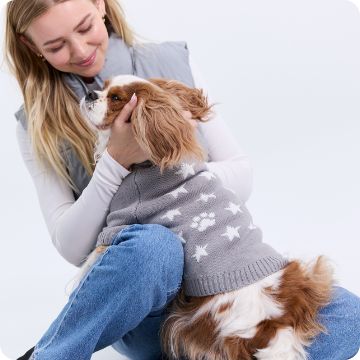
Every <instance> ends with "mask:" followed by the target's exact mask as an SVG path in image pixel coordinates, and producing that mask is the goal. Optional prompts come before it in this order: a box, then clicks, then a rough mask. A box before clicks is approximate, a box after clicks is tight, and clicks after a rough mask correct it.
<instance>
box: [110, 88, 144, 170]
mask: <svg viewBox="0 0 360 360" xmlns="http://www.w3.org/2000/svg"><path fill="white" fill-rule="evenodd" d="M136 103H137V98H136V95H135V94H134V95H133V97H132V98H131V100H130V101H129V102H128V103H127V104H126V105H125V106H124V108H123V109H122V110H121V112H120V114H119V115H118V117H117V118H116V119H115V120H114V122H113V124H112V127H111V135H110V139H109V142H108V146H107V150H108V153H109V154H110V155H111V157H112V158H114V159H115V160H116V161H117V162H118V163H119V164H120V165H122V166H124V167H125V168H126V169H129V168H130V166H131V165H132V164H138V163H142V162H144V161H146V160H148V158H149V155H148V154H146V153H145V152H144V151H143V150H142V148H141V147H140V146H139V144H138V142H137V141H136V139H135V136H134V132H133V130H132V124H131V122H130V116H131V113H132V111H133V110H134V109H135V107H136Z"/></svg>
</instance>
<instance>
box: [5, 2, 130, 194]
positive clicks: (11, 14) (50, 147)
mask: <svg viewBox="0 0 360 360" xmlns="http://www.w3.org/2000/svg"><path fill="white" fill-rule="evenodd" d="M64 1H70V0H26V1H24V0H12V1H10V2H9V3H8V4H7V11H6V13H7V17H6V29H5V60H6V62H7V64H8V67H9V69H10V71H11V72H12V73H13V74H14V75H15V77H16V79H17V81H18V83H19V85H20V89H21V91H22V94H23V97H24V107H25V113H26V115H27V120H28V131H29V135H30V139H31V143H32V146H33V149H34V153H35V156H36V157H37V159H38V160H39V161H40V163H42V164H44V163H48V164H50V166H51V167H52V168H53V169H54V170H55V171H56V173H57V174H58V175H60V176H61V177H62V178H63V179H65V180H66V181H67V183H68V184H69V185H70V186H71V188H72V189H74V190H75V191H77V190H78V189H77V188H76V185H75V184H74V182H73V180H72V179H71V178H70V176H69V174H68V172H67V169H66V163H65V160H64V158H63V156H62V151H61V149H62V148H63V146H64V145H65V143H67V144H69V145H71V146H72V148H73V149H74V151H75V153H76V155H77V157H78V158H79V160H80V162H81V163H82V165H83V166H84V168H85V170H86V172H87V173H88V174H89V176H91V175H92V174H93V171H94V158H93V151H94V144H95V134H94V133H93V132H92V131H91V130H90V129H89V128H88V126H87V125H86V122H85V120H84V119H83V117H82V115H81V113H80V109H79V105H78V99H77V97H76V95H75V93H74V92H73V91H72V89H71V88H70V87H69V86H68V85H67V84H66V83H65V82H64V80H63V75H62V73H61V72H60V71H58V70H56V69H55V68H53V67H52V66H51V65H49V64H48V63H47V62H44V61H42V59H41V58H39V57H38V56H37V55H36V54H35V53H34V52H33V51H32V50H30V49H29V48H28V46H26V45H25V44H24V43H23V42H22V41H20V39H19V37H20V36H21V35H24V34H25V31H26V30H27V28H28V27H29V25H30V23H31V22H32V21H33V19H34V18H36V17H38V16H40V15H41V14H43V13H45V12H46V11H47V10H48V9H49V8H50V7H51V6H53V5H55V4H57V3H61V2H64ZM89 1H92V2H93V3H94V2H95V0H89ZM105 9H106V26H107V27H108V29H109V28H111V29H112V30H113V31H114V32H115V33H116V34H117V35H119V36H120V37H121V38H122V39H123V40H124V41H125V43H126V44H128V45H132V44H133V42H134V33H133V32H132V30H131V29H130V28H129V26H128V25H127V23H126V21H125V16H124V12H123V10H122V8H121V6H120V4H119V3H118V2H117V0H105Z"/></svg>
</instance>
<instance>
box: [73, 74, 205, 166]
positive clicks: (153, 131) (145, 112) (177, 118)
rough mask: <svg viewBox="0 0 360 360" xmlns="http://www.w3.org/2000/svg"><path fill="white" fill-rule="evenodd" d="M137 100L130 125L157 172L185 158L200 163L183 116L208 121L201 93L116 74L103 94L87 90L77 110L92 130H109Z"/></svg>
mask: <svg viewBox="0 0 360 360" xmlns="http://www.w3.org/2000/svg"><path fill="white" fill-rule="evenodd" d="M134 93H135V94H136V96H137V99H138V100H137V105H136V108H135V109H134V111H133V112H132V115H131V118H130V121H131V123H132V127H133V130H134V134H135V138H136V140H137V141H138V143H139V145H140V146H141V147H142V148H143V149H144V150H145V151H146V152H147V153H148V154H149V158H150V160H151V161H152V162H153V163H154V164H156V165H158V166H160V168H161V170H163V169H164V168H166V167H172V166H174V165H177V164H179V163H180V162H181V161H182V160H183V159H184V158H189V157H190V158H196V159H199V160H203V159H204V154H203V150H202V148H201V147H200V145H199V144H198V143H197V141H196V135H195V128H194V127H193V126H192V125H191V124H190V122H189V121H188V120H187V119H186V117H185V112H186V111H189V112H190V113H191V115H192V118H193V119H196V120H198V121H203V122H204V121H207V120H209V115H210V114H211V107H212V106H210V105H209V104H208V102H207V98H206V96H204V94H203V91H202V90H199V89H192V88H189V87H187V86H185V85H183V84H182V83H180V82H178V81H173V80H169V81H168V80H163V79H149V80H144V79H141V78H138V77H135V76H132V75H120V76H116V77H114V78H113V79H111V80H107V81H106V82H105V86H104V89H103V90H102V91H91V92H89V93H88V95H87V96H86V97H85V98H83V99H82V100H81V102H80V107H81V111H82V113H83V115H84V117H85V118H86V119H87V120H88V122H89V123H90V125H91V126H92V128H93V129H94V130H96V131H99V132H103V131H108V129H110V127H111V125H112V123H113V122H114V120H115V119H116V117H117V116H118V115H119V113H120V111H121V110H122V109H123V108H124V106H125V105H126V104H127V103H128V102H129V101H130V99H131V97H132V95H133V94H134Z"/></svg>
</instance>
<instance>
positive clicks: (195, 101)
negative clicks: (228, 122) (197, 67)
mask: <svg viewBox="0 0 360 360" xmlns="http://www.w3.org/2000/svg"><path fill="white" fill-rule="evenodd" d="M149 81H150V82H151V83H153V84H155V85H157V86H159V87H160V88H161V89H163V90H165V91H167V92H169V93H170V94H172V95H174V96H176V97H177V98H178V100H179V101H180V105H181V106H182V108H183V109H184V110H187V111H190V112H191V114H192V118H193V119H196V120H198V121H201V122H205V121H208V120H209V117H210V115H211V114H212V107H213V105H209V103H208V99H207V96H206V95H204V92H203V90H202V89H196V88H190V87H188V86H186V85H184V84H183V83H181V82H179V81H176V80H164V79H160V78H152V79H149Z"/></svg>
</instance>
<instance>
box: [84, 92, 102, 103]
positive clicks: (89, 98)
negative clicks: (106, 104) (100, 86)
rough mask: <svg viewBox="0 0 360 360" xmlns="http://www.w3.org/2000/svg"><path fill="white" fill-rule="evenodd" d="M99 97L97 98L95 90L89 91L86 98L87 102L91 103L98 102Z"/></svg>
mask: <svg viewBox="0 0 360 360" xmlns="http://www.w3.org/2000/svg"><path fill="white" fill-rule="evenodd" d="M98 98H99V97H98V96H97V94H96V92H95V91H94V90H91V91H89V92H88V93H87V94H86V96H85V101H87V102H90V101H95V100H97V99H98Z"/></svg>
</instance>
